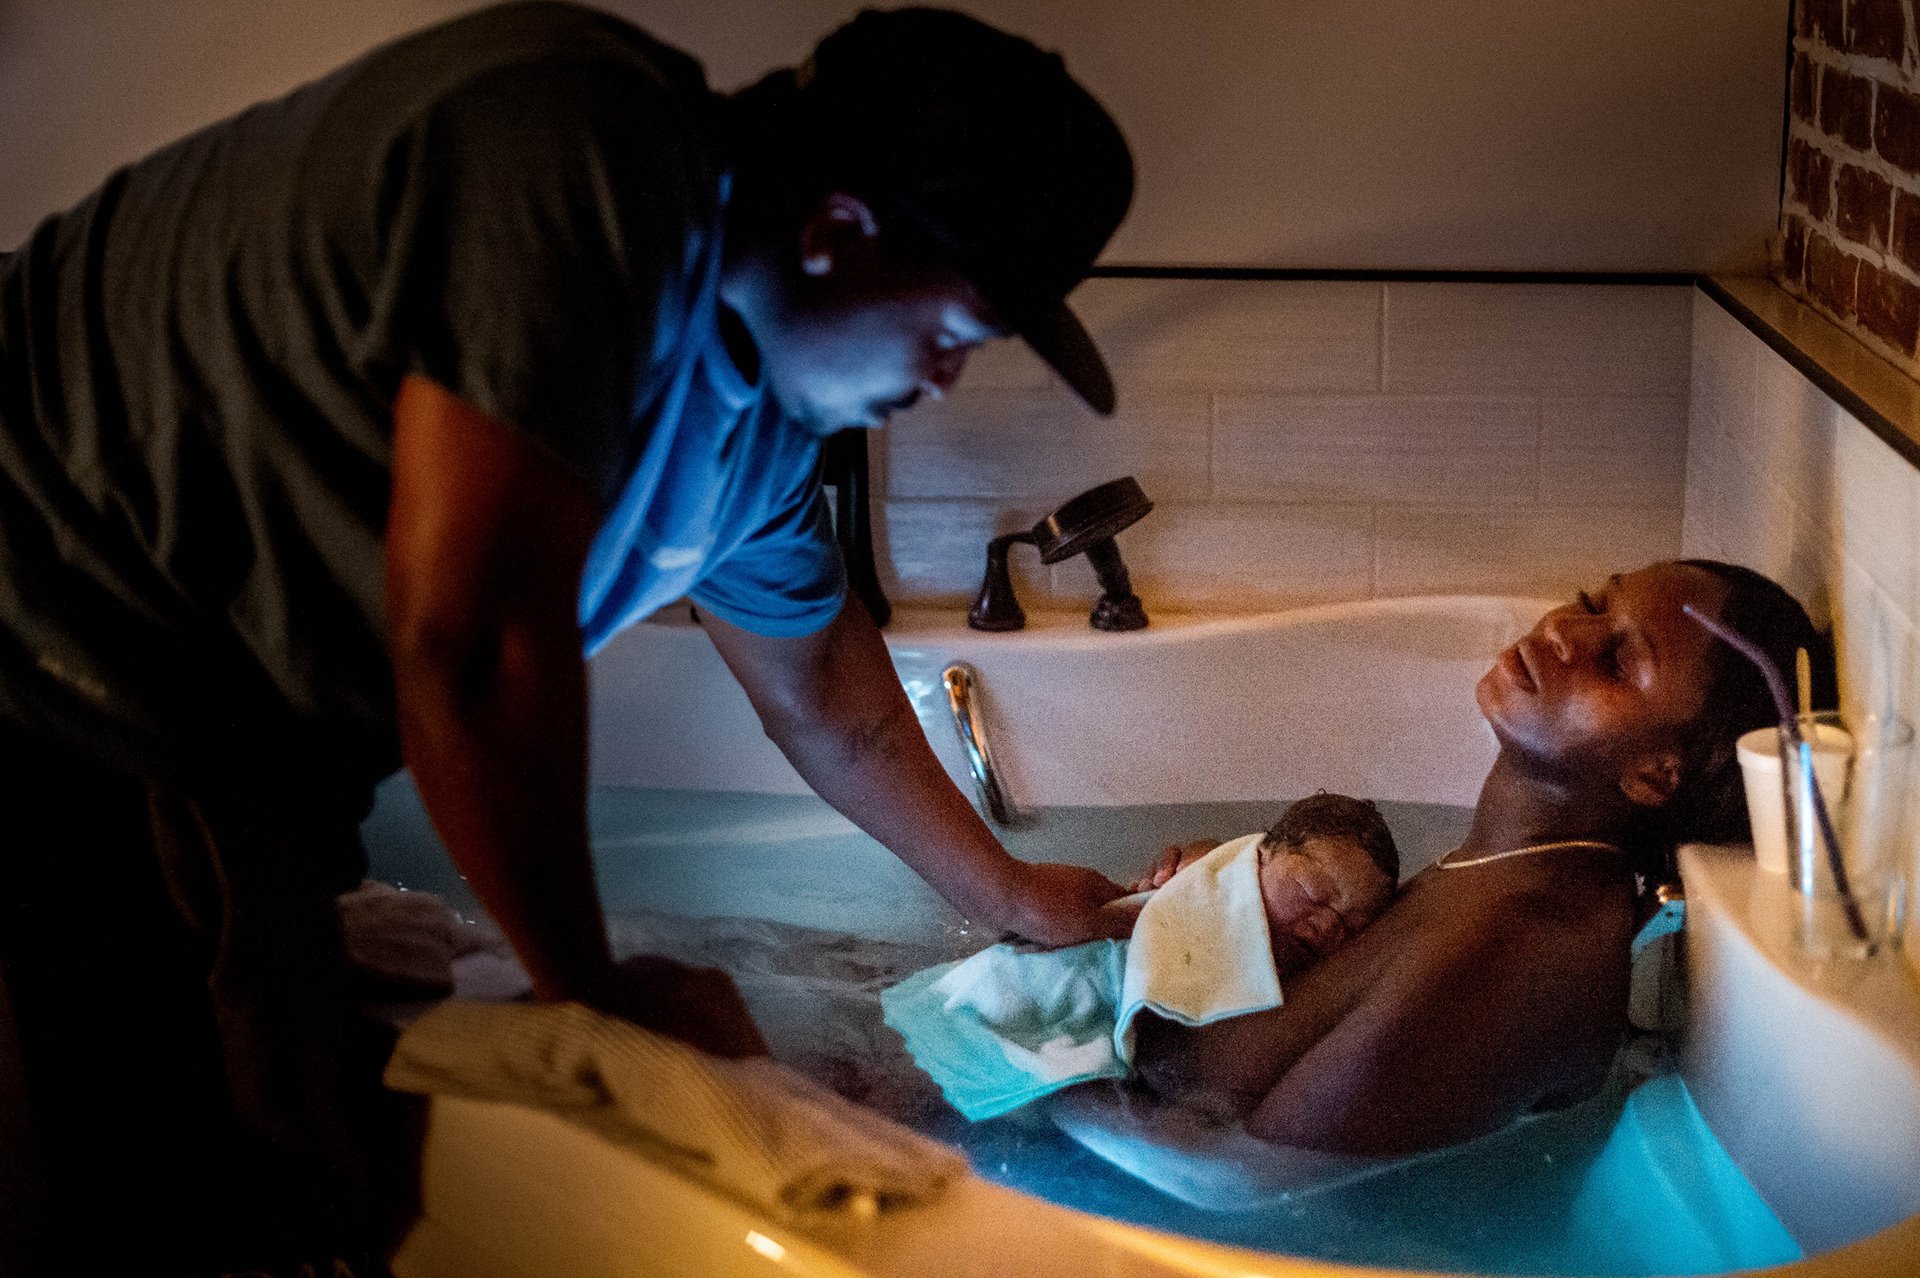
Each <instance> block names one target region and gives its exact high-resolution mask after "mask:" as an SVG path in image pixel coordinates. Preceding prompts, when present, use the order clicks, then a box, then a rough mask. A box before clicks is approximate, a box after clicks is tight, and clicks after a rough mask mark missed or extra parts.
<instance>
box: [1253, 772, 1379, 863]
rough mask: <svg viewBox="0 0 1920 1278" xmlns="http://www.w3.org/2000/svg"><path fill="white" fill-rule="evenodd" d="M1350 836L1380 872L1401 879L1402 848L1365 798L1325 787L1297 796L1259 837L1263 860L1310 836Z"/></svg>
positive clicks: (1298, 844)
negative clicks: (1315, 792) (1397, 844)
mask: <svg viewBox="0 0 1920 1278" xmlns="http://www.w3.org/2000/svg"><path fill="white" fill-rule="evenodd" d="M1315 838H1322V839H1325V838H1347V839H1352V840H1354V841H1355V842H1357V843H1358V844H1359V845H1360V846H1361V847H1362V848H1364V849H1365V850H1366V853H1367V856H1368V857H1369V858H1370V859H1371V860H1372V861H1373V863H1374V864H1375V865H1376V866H1378V867H1380V872H1381V873H1382V874H1384V875H1386V876H1387V878H1388V879H1389V880H1391V881H1392V882H1394V883H1396V884H1397V883H1399V882H1400V849H1399V847H1398V846H1396V845H1395V843H1394V841H1393V831H1392V830H1390V829H1388V828H1387V819H1386V818H1385V817H1383V816H1381V815H1380V809H1379V808H1377V807H1375V806H1374V805H1373V804H1372V803H1369V802H1368V801H1367V800H1365V799H1355V798H1352V797H1351V796H1349V795H1344V794H1331V793H1329V792H1327V791H1325V790H1322V791H1320V792H1319V793H1318V794H1310V795H1308V796H1307V797H1306V798H1304V799H1299V800H1296V801H1295V802H1294V803H1292V804H1291V805H1289V806H1288V808H1287V810H1286V811H1285V812H1283V813H1281V814H1280V819H1279V820H1278V821H1276V822H1274V823H1273V828H1272V829H1270V830H1268V831H1267V832H1266V835H1265V836H1264V837H1262V838H1261V840H1260V852H1261V857H1262V860H1263V861H1264V859H1265V857H1266V856H1267V855H1268V854H1269V853H1273V852H1278V851H1280V850H1281V849H1283V848H1297V847H1299V846H1300V845H1301V844H1303V843H1305V842H1306V841H1307V840H1308V839H1315Z"/></svg>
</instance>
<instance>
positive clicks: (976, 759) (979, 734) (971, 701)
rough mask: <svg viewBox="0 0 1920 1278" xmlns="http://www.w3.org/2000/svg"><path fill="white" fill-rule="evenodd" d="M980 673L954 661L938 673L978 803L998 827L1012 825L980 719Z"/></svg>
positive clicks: (982, 722) (983, 723)
mask: <svg viewBox="0 0 1920 1278" xmlns="http://www.w3.org/2000/svg"><path fill="white" fill-rule="evenodd" d="M979 677H980V676H979V672H978V671H976V670H975V669H974V668H973V667H972V666H970V665H967V664H966V663H965V662H960V661H956V662H954V663H953V664H952V665H950V666H948V667H947V668H946V669H945V670H944V671H942V672H941V675H940V681H941V682H942V683H944V684H945V685H946V688H947V708H948V709H949V710H951V711H952V712H953V730H954V731H955V732H957V733H959V734H960V744H961V745H962V746H963V747H965V749H966V752H967V767H968V768H970V769H971V770H972V772H973V783H974V785H975V786H976V787H978V789H979V791H980V804H981V806H982V807H984V808H986V810H987V815H988V816H990V817H992V818H993V819H994V821H995V822H997V823H998V824H1000V825H1012V824H1013V815H1012V811H1011V809H1010V808H1009V807H1008V806H1007V794H1006V791H1005V790H1003V789H1001V787H1000V774H999V772H997V771H996V770H995V769H994V766H993V750H992V748H991V747H989V746H988V745H987V725H986V723H985V721H984V720H983V719H982V718H981V717H980V702H979V698H978V697H977V696H976V695H975V689H974V684H975V681H976V680H977V679H978V678H979Z"/></svg>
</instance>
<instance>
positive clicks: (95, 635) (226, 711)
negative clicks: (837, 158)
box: [0, 4, 720, 791]
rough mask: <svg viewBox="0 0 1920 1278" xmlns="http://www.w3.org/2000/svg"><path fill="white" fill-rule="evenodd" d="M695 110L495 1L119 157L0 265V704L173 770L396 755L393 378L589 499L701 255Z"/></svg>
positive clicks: (699, 131)
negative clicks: (139, 154) (502, 430)
mask: <svg viewBox="0 0 1920 1278" xmlns="http://www.w3.org/2000/svg"><path fill="white" fill-rule="evenodd" d="M714 104H715V99H714V97H713V96H712V95H711V94H710V93H709V92H708V90H707V88H706V86H705V83H704V80H703V77H702V74H701V71H700V68H699V66H698V65H697V64H696V63H694V62H693V61H691V60H690V59H688V58H687V57H685V56H684V55H682V54H679V53H677V52H675V51H673V50H671V49H669V48H667V47H665V46H663V45H660V44H658V43H657V42H655V41H653V40H652V39H651V38H649V37H647V36H646V35H644V34H642V33H641V32H639V31H637V30H636V29H634V28H632V27H631V26H628V25H627V24H625V23H622V22H620V21H618V20H616V19H613V18H610V17H608V16H606V15H604V14H598V13H594V12H592V11H589V10H583V9H577V8H573V7H571V6H566V5H559V4H523V5H513V6H509V7H505V8H500V9H494V10H488V11H484V12H482V13H479V14H476V15H473V16H471V17H468V18H464V19H460V20H457V21H455V22H452V23H449V24H447V25H444V26H441V27H438V28H434V29H432V30H429V31H427V32H423V33H421V34H419V35H416V36H412V37H409V38H406V39H403V40H401V41H398V42H396V43H394V44H391V45H388V46H385V47H383V48H381V49H377V50H375V51H374V52H372V53H371V54H369V55H367V56H366V57H364V58H362V59H360V60H359V61H357V62H355V63H353V64H352V65H350V66H348V67H346V68H343V69H342V70H340V71H339V72H336V73H335V74H333V75H331V76H328V77H327V78H325V79H323V80H320V81H318V82H316V83H313V84H311V85H308V86H306V87H304V88H302V89H299V90H297V91H295V92H293V93H292V94H290V95H288V96H286V97H284V98H281V99H279V100H277V101H273V102H268V103H264V104H262V105H260V106H256V107H254V108H252V109H250V110H248V111H246V112H244V113H243V114H241V115H239V116H236V117H234V118H233V119H231V120H228V121H225V122H223V123H221V124H218V125H215V126H213V127H211V128H209V129H207V130H204V131H202V132H200V133H198V134H195V135H193V136H191V137H188V138H186V139H184V140H182V141H181V142H179V143H176V144H175V145H173V146H171V147H168V148H167V149H165V150H163V151H161V152H159V153H157V154H155V155H153V156H150V157H148V158H147V159H144V160H142V161H139V162H138V163H136V164H134V165H132V166H130V167H128V168H126V169H123V170H121V171H120V172H119V173H117V174H115V175H114V176H113V177H112V178H111V179H110V180H109V181H108V182H107V184H106V185H105V186H104V187H103V188H102V189H101V190H100V191H98V192H97V193H95V194H94V195H93V196H91V197H90V198H88V199H87V200H85V201H83V202H82V203H81V204H79V205H78V206H76V207H75V208H73V209H71V210H69V211H67V212H66V213H64V214H61V215H59V216H56V217H54V218H52V219H49V220H48V221H47V222H46V223H44V224H43V225H42V226H41V227H40V228H38V229H37V230H36V231H35V232H34V234H33V235H32V237H31V238H30V239H29V240H28V241H27V242H26V243H25V244H23V245H22V246H21V247H20V248H19V249H18V250H17V251H16V252H15V253H13V254H12V255H11V256H10V257H8V258H6V259H0V715H5V716H8V717H11V718H14V719H16V720H18V721H20V722H23V723H25V724H27V725H29V726H30V727H36V728H39V729H41V730H45V731H51V732H54V733H56V734H58V735H60V736H62V737H64V738H65V739H67V740H69V741H71V742H73V743H74V744H78V745H81V746H83V747H85V748H87V749H89V750H91V751H93V752H94V753H96V754H105V755H107V756H109V757H112V758H115V759H117V760H118V761H121V762H123V763H125V764H126V765H127V766H129V767H133V768H136V769H138V770H141V771H143V772H147V773H149V774H158V775H162V776H171V777H176V778H178V779H180V780H182V781H185V782H187V783H190V784H207V783H209V782H214V783H220V784H229V783H230V784H238V785H244V786H248V787H259V786H267V787H270V788H277V787H279V786H281V785H282V784H285V785H286V786H287V788H288V789H290V790H295V791H303V790H307V789H310V788H312V787H313V786H314V785H315V784H316V783H322V782H324V781H326V780H329V779H335V778H337V779H338V780H341V781H346V782H351V783H354V784H356V785H357V784H359V783H362V782H365V781H367V780H370V779H373V778H376V777H378V776H380V775H383V774H384V773H385V772H387V771H390V770H391V769H392V768H393V767H394V766H395V765H396V764H397V757H396V749H397V747H396V743H395V739H394V733H393V726H392V725H393V709H392V692H391V674H390V670H389V666H388V662H387V657H386V650H385V639H384V635H385V621H384V610H383V603H382V597H381V592H382V582H383V574H382V571H381V568H382V563H383V549H382V541H383V534H384V524H385V518H386V510H387V500H388V494H389V470H388V467H389V459H390V451H391V429H392V428H391V420H390V414H391V409H392V402H393V398H394V395H395V393H396V391H397V388H398V386H399V382H400V379H401V378H402V376H403V375H405V374H407V373H410V372H417V373H421V374H424V375H426V376H428V377H430V378H432V379H433V380H435V381H437V382H439V383H441V384H442V385H444V386H446V387H447V388H449V389H450V390H452V391H453V392H454V393H455V394H456V395H458V396H459V397H460V398H462V399H464V400H466V401H467V402H469V403H471V404H473V405H475V406H476V407H478V408H480V409H482V410H484V411H485V412H487V413H489V414H491V415H493V416H495V417H497V418H500V419H501V420H504V421H507V422H510V423H513V424H514V425H516V426H517V427H519V428H521V429H522V430H524V431H525V432H527V433H528V434H529V435H530V436H531V437H532V438H534V439H535V440H537V441H538V442H539V443H540V444H541V445H543V446H544V447H546V448H547V449H549V450H550V451H551V452H552V453H553V455H554V456H556V457H557V458H559V459H560V460H561V461H563V462H564V463H565V464H567V465H568V466H570V467H571V468H573V469H574V470H575V471H576V472H577V473H579V474H580V475H581V476H582V477H583V478H584V479H586V480H587V482H588V483H589V484H591V485H592V487H593V488H594V490H595V491H596V492H597V493H598V494H599V495H600V497H601V500H602V502H603V504H611V503H612V501H613V500H614V499H615V497H616V496H617V495H618V493H619V491H620V487H621V482H622V478H623V476H624V475H626V474H627V473H628V472H629V471H630V469H631V467H632V465H633V463H634V461H635V459H636V456H637V454H638V450H639V448H640V447H641V446H642V445H643V444H644V442H645V441H644V439H643V438H637V436H638V435H640V434H641V433H642V432H640V431H637V430H636V428H635V426H634V422H635V405H640V404H644V403H646V401H647V399H648V397H649V395H650V393H651V392H652V388H651V385H650V383H651V382H652V381H653V380H654V379H657V378H660V377H664V376H665V375H666V373H665V372H664V371H663V363H665V362H670V361H665V360H664V358H663V357H664V355H665V353H666V352H668V351H669V350H671V349H672V348H673V347H674V346H675V345H676V343H678V342H679V341H680V337H681V333H682V329H683V327H684V325H685V323H686V315H685V313H684V312H685V310H686V308H687V306H688V305H689V297H690V295H697V294H698V292H699V281H698V280H696V279H695V278H694V276H695V275H696V274H697V273H699V272H700V271H701V270H703V269H705V268H704V267H703V263H705V262H708V261H710V259H711V257H712V254H711V252H710V250H711V249H712V247H713V237H714V236H715V235H717V229H716V224H717V218H718V205H717V199H718V197H717V191H718V187H719V180H720V174H719V168H720V164H719V160H718V158H717V156H716V152H715V140H714V137H713V128H714V114H715V106H714Z"/></svg>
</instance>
